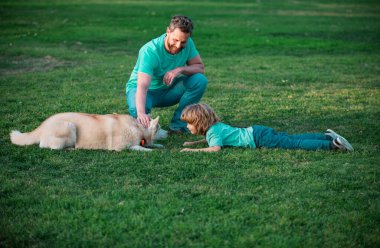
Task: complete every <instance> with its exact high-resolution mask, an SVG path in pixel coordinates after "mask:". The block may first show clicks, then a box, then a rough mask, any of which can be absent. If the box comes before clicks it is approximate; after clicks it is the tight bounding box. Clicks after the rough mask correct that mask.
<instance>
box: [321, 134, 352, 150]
mask: <svg viewBox="0 0 380 248" xmlns="http://www.w3.org/2000/svg"><path fill="white" fill-rule="evenodd" d="M325 135H327V136H330V137H331V138H332V139H333V140H336V139H337V138H339V139H340V141H341V143H342V144H343V145H344V146H346V147H347V150H348V151H353V150H354V148H353V147H352V145H351V144H350V142H348V141H347V140H346V139H345V138H344V137H343V136H342V135H339V134H337V133H336V132H334V131H333V130H331V129H327V130H326V133H325Z"/></svg>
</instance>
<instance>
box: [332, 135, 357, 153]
mask: <svg viewBox="0 0 380 248" xmlns="http://www.w3.org/2000/svg"><path fill="white" fill-rule="evenodd" d="M333 144H334V146H335V147H336V148H338V149H339V150H343V151H350V152H352V151H354V148H353V147H352V145H351V144H350V143H349V142H348V141H347V140H346V139H345V138H343V137H341V136H338V137H337V138H336V139H334V140H333Z"/></svg>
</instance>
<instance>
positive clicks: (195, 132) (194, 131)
mask: <svg viewBox="0 0 380 248" xmlns="http://www.w3.org/2000/svg"><path fill="white" fill-rule="evenodd" d="M186 127H187V129H189V130H190V133H191V134H197V130H196V128H195V127H194V125H191V124H190V123H187V126H186Z"/></svg>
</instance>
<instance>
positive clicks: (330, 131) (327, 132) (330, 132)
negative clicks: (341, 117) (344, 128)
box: [325, 129, 338, 140]
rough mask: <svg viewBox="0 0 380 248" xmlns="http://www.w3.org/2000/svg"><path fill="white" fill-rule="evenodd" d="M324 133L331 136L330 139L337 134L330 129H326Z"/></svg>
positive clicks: (334, 137)
mask: <svg viewBox="0 0 380 248" xmlns="http://www.w3.org/2000/svg"><path fill="white" fill-rule="evenodd" d="M325 135H326V136H329V137H331V139H332V140H334V139H336V138H338V134H337V133H336V132H334V131H333V130H331V129H327V130H326V132H325Z"/></svg>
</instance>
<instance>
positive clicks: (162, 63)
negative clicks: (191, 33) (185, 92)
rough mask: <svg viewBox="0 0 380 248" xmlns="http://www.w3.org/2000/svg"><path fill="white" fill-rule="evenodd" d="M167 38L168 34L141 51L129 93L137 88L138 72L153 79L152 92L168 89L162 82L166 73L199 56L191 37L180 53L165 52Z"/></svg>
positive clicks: (130, 80) (128, 87)
mask: <svg viewBox="0 0 380 248" xmlns="http://www.w3.org/2000/svg"><path fill="white" fill-rule="evenodd" d="M165 37H166V33H165V34H163V35H161V36H160V37H158V38H156V39H153V40H152V41H150V42H148V43H146V44H145V45H144V46H143V47H142V48H141V49H140V51H139V56H138V58H137V62H136V65H135V67H134V68H133V71H132V73H131V77H130V78H129V81H128V82H127V91H128V90H129V89H132V88H136V87H137V73H138V72H144V73H146V74H148V75H150V76H151V77H152V82H151V84H150V87H149V89H150V90H155V89H165V88H168V86H166V85H165V84H164V83H163V81H162V79H163V77H164V75H165V73H166V72H168V71H170V70H173V69H175V68H177V67H180V66H184V65H186V62H187V61H189V60H190V59H193V58H195V56H197V55H198V54H199V53H198V51H197V49H196V48H195V45H194V42H193V40H192V39H191V37H189V39H188V40H187V43H186V46H185V48H183V49H182V50H181V51H180V52H179V53H177V54H170V53H168V52H167V51H166V50H165V45H164V42H165Z"/></svg>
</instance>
